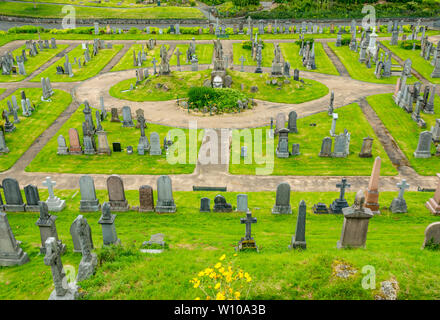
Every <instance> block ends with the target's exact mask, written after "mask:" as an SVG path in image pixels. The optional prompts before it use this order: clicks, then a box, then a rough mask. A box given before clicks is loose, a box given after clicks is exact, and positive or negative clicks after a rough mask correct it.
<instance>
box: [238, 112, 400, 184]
mask: <svg viewBox="0 0 440 320" xmlns="http://www.w3.org/2000/svg"><path fill="white" fill-rule="evenodd" d="M335 112H336V113H338V115H339V119H338V122H337V124H336V132H337V134H339V133H342V132H344V129H347V130H349V132H350V134H351V139H350V154H349V156H348V157H347V158H322V157H319V156H318V154H319V152H320V150H321V144H322V139H323V138H324V137H328V136H330V133H329V131H330V127H331V122H332V120H331V117H329V116H328V115H327V112H321V113H318V114H315V115H311V116H308V117H305V118H300V119H298V122H297V126H298V133H297V134H295V133H291V134H289V151H291V150H292V144H293V143H299V144H300V153H301V155H299V156H294V157H289V158H287V159H280V158H277V157H276V155H275V150H276V146H277V144H278V137H276V138H275V140H274V150H273V153H274V155H273V162H272V160H271V159H266V155H267V151H269V150H270V149H267V145H268V144H266V139H265V138H266V130H263V133H262V137H263V144H262V145H263V146H266V147H263V150H262V151H256V150H254V151H253V152H251V150H252V146H250V145H248V143H246V142H245V141H244V138H243V137H240V140H241V145H242V146H243V145H245V146H248V158H247V159H240V162H239V163H237V164H233V161H234V160H233V159H234V155H235V156H238V157H239V155H240V148H238V140H237V139H238V138H239V135H238V133H239V132H238V131H234V133H233V148H232V152H231V163H230V165H229V171H230V173H232V174H249V175H254V174H256V168H259V169H260V170H261V169H262V168H265V167H267V168H270V167H271V165H273V171H272V172H268V173H265V174H272V175H300V176H309V175H312V176H329V175H330V176H331V175H337V176H338V175H344V176H366V175H370V174H371V169H372V166H373V162H374V158H375V157H376V156H380V157H381V159H382V166H381V172H380V173H381V175H384V176H386V175H396V174H397V171H396V169H395V168H394V167H393V165H392V163H391V161H390V160H389V158H388V156H387V154H386V153H385V150H384V149H383V147H382V145H381V144H380V142H379V140H378V138H377V137H376V135H375V133H374V131H373V128H372V127H371V126H370V124H369V123H368V121H367V119H366V118H365V116H364V115H363V113H362V110H361V109H360V107H359V106H358V105H357V104H351V105H347V106H344V107H342V108H338V109H337V110H336V111H335ZM274 115H275V114H274ZM286 117H287V114H286ZM312 123H316V126H310V124H312ZM268 128H269V127H265V128H264V129H268ZM260 129H261V128H258V129H251V130H250V131H251V133H252V136H254V135H255V134H254V132H255V130H260ZM367 136H370V137H372V138H373V139H374V142H373V152H372V153H373V157H372V158H359V156H358V154H359V152H360V150H361V146H362V139H363V138H365V137H367ZM254 139H255V137H254ZM256 141H257V140H256ZM234 142H235V145H236V146H237V147H236V148H234ZM255 143H256V142H254V145H255ZM333 147H334V139H333ZM252 153H253V156H252V159H251V154H252ZM265 159H266V161H267V162H268V163H267V164H257V163H261V162H262V161H264V160H265ZM245 161H246V163H245ZM251 161H252V163H250V162H251ZM247 162H249V164H247Z"/></svg>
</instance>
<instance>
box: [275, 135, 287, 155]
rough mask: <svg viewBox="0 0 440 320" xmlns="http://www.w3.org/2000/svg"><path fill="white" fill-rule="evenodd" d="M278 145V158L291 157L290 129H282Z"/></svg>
mask: <svg viewBox="0 0 440 320" xmlns="http://www.w3.org/2000/svg"><path fill="white" fill-rule="evenodd" d="M278 135H279V138H278V145H277V149H276V155H277V158H288V157H289V129H287V128H282V129H280V130H279V131H278Z"/></svg>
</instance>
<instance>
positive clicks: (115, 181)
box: [107, 174, 129, 212]
mask: <svg viewBox="0 0 440 320" xmlns="http://www.w3.org/2000/svg"><path fill="white" fill-rule="evenodd" d="M107 191H108V199H109V203H110V207H111V209H112V211H121V212H124V211H128V210H129V206H128V201H127V199H126V198H125V190H124V182H123V181H122V178H121V177H120V176H119V175H116V174H112V175H111V176H110V177H108V178H107Z"/></svg>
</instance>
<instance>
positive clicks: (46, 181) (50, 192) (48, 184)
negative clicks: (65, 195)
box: [43, 177, 57, 199]
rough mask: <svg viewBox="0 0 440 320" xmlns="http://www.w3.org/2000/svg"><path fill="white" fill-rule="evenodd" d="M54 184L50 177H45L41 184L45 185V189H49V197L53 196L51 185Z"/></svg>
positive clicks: (53, 185)
mask: <svg viewBox="0 0 440 320" xmlns="http://www.w3.org/2000/svg"><path fill="white" fill-rule="evenodd" d="M56 184H57V183H56V181H52V180H51V179H50V177H46V180H45V181H43V186H45V187H47V190H48V191H49V199H53V198H55V194H54V192H53V187H55V185H56Z"/></svg>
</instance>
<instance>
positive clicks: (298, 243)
mask: <svg viewBox="0 0 440 320" xmlns="http://www.w3.org/2000/svg"><path fill="white" fill-rule="evenodd" d="M306 209H307V208H306V202H305V201H304V200H301V202H300V203H299V208H298V219H297V221H296V229H295V235H294V236H293V237H292V241H291V243H290V246H289V249H306V247H307V244H306Z"/></svg>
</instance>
